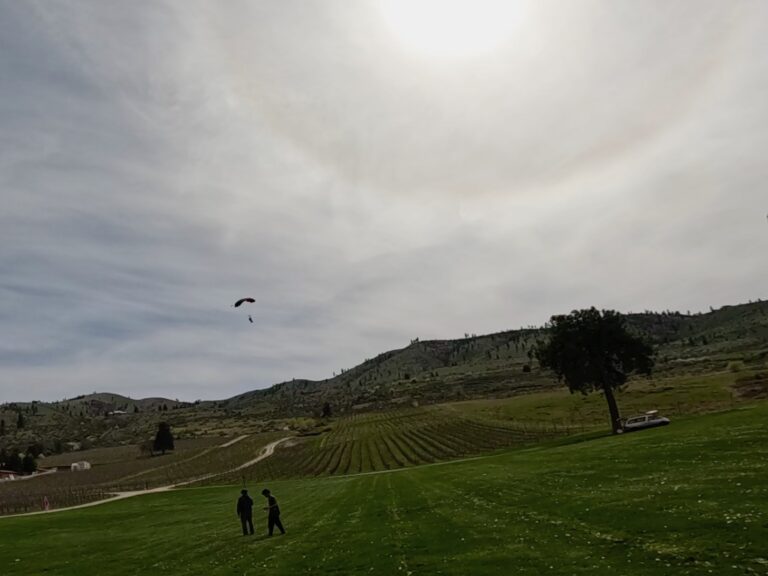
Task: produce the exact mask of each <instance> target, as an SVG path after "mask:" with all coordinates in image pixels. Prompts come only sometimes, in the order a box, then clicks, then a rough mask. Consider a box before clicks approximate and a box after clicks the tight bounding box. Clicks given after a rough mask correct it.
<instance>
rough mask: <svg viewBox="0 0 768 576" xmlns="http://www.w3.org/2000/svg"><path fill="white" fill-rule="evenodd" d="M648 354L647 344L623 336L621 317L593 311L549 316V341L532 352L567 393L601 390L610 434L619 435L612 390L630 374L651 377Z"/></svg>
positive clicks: (624, 330) (638, 339)
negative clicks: (567, 390) (563, 383)
mask: <svg viewBox="0 0 768 576" xmlns="http://www.w3.org/2000/svg"><path fill="white" fill-rule="evenodd" d="M652 354H653V350H652V349H651V347H650V346H649V345H648V344H646V343H645V342H643V341H642V340H641V339H640V338H638V337H636V336H633V335H632V334H630V333H629V332H627V329H626V326H625V323H624V317H623V316H622V315H621V314H620V313H618V312H615V311H613V310H603V311H602V312H601V311H599V310H597V309H596V308H594V307H593V308H590V309H588V310H574V311H573V312H571V313H570V314H568V315H567V316H564V315H561V316H552V318H551V320H550V326H549V341H548V342H539V343H538V345H537V348H536V357H537V358H538V360H539V363H540V364H541V366H542V367H543V368H549V369H550V370H552V371H553V372H554V373H555V375H556V376H557V378H558V380H564V381H565V383H566V384H567V385H568V388H569V389H570V391H571V392H576V391H579V392H581V393H582V394H585V395H586V394H588V393H590V392H593V391H595V390H599V391H601V392H603V394H604V395H605V400H606V402H607V403H608V411H609V412H610V415H611V427H612V429H613V433H614V434H616V433H617V432H620V431H621V417H620V414H619V407H618V406H617V404H616V398H615V396H614V390H615V389H616V388H618V387H619V386H621V385H622V384H624V383H626V381H627V378H628V376H629V375H630V374H634V373H636V374H643V375H646V376H648V375H650V374H651V370H652V368H653V358H652Z"/></svg>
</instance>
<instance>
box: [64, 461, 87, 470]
mask: <svg viewBox="0 0 768 576" xmlns="http://www.w3.org/2000/svg"><path fill="white" fill-rule="evenodd" d="M69 469H70V471H72V472H82V471H83V470H90V469H91V463H90V462H86V461H85V460H83V461H81V462H73V463H72V464H71V465H70V466H69Z"/></svg>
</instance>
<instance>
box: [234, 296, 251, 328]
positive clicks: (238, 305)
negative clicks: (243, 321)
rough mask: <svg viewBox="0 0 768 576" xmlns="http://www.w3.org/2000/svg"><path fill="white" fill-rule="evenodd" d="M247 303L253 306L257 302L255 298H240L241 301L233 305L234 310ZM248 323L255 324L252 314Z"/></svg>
mask: <svg viewBox="0 0 768 576" xmlns="http://www.w3.org/2000/svg"><path fill="white" fill-rule="evenodd" d="M245 302H248V303H250V304H253V303H255V302H256V300H254V299H253V298H240V300H238V301H237V302H235V303H234V304H233V308H239V307H240V306H242V305H243V304H244V303H245ZM248 322H250V323H251V324H253V317H252V316H251V315H250V314H248Z"/></svg>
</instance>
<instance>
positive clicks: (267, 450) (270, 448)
mask: <svg viewBox="0 0 768 576" xmlns="http://www.w3.org/2000/svg"><path fill="white" fill-rule="evenodd" d="M243 438H246V436H241V437H239V438H235V439H234V440H232V441H230V442H227V443H226V444H223V445H222V446H220V448H224V447H226V446H231V445H232V444H234V443H235V442H239V441H240V440H242V439H243ZM290 438H293V436H286V437H285V438H280V439H279V440H275V441H274V442H270V443H269V444H267V445H266V446H264V448H262V449H261V452H259V455H258V456H256V458H253V459H252V460H248V461H247V462H244V463H243V464H240V465H239V466H237V467H236V468H230V469H229V470H224V471H223V472H214V473H212V474H205V475H203V476H198V477H196V478H192V479H191V480H184V481H183V482H177V483H175V484H169V485H168V486H159V487H157V488H150V489H148V490H133V491H130V492H116V493H114V494H113V495H112V496H110V497H109V498H104V499H103V500H96V501H94V502H86V503H85V504H78V505H77V506H67V507H65V508H54V509H53V510H47V511H46V510H40V511H38V512H25V513H23V514H9V515H7V516H0V521H2V519H3V518H16V517H18V516H35V515H37V514H52V513H54V512H65V511H67V510H78V509H80V508H90V507H92V506H100V505H101V504H107V503H108V502H115V501H117V500H125V499H126V498H133V497H134V496H143V495H144V494H156V493H158V492H168V491H169V490H173V489H174V488H179V487H181V486H187V485H189V484H194V483H195V482H200V481H202V480H208V479H210V478H216V477H217V476H224V475H225V474H229V473H231V472H237V471H238V470H243V469H245V468H248V467H249V466H253V465H254V464H256V463H257V462H260V461H262V460H264V458H269V457H270V456H272V454H274V453H275V448H277V446H278V445H279V444H281V443H283V442H285V441H286V440H289V439H290Z"/></svg>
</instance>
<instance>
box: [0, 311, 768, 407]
mask: <svg viewBox="0 0 768 576" xmlns="http://www.w3.org/2000/svg"><path fill="white" fill-rule="evenodd" d="M625 316H626V319H627V324H628V326H629V328H630V329H631V330H633V331H635V332H637V333H639V334H641V335H642V336H643V337H644V338H646V339H647V340H648V341H650V342H651V343H652V344H653V345H654V347H655V349H656V351H657V370H658V371H669V370H675V369H677V368H678V367H679V366H681V365H685V366H690V365H691V364H692V363H693V364H699V365H702V367H704V366H703V365H706V367H707V368H708V369H711V368H713V367H714V368H716V367H718V366H720V367H724V366H725V365H726V364H727V363H728V362H729V361H733V360H739V361H746V362H747V363H750V362H753V363H754V362H757V363H759V362H764V361H765V358H766V354H767V353H768V303H767V302H764V301H757V302H750V303H748V304H739V305H734V306H723V307H722V308H720V309H717V310H714V309H713V310H711V311H710V312H708V313H698V314H682V313H680V312H670V311H666V312H643V313H630V314H626V315H625ZM545 331H546V328H544V327H539V328H532V327H529V328H521V329H517V330H507V331H502V332H498V333H494V334H485V335H480V336H477V335H471V336H470V335H467V336H466V337H465V338H460V339H454V340H425V341H419V340H418V339H414V340H413V341H411V343H410V344H409V345H408V346H406V347H404V348H400V349H395V350H389V351H387V352H383V353H381V354H379V355H377V356H376V357H374V358H371V359H366V360H364V361H363V362H362V363H361V364H359V365H357V366H355V367H353V368H350V369H348V370H341V371H340V373H339V374H337V375H335V376H334V377H332V378H328V379H325V380H309V379H293V380H290V381H285V382H281V383H278V384H275V385H273V386H270V387H269V388H265V389H258V390H252V391H249V392H245V393H242V394H238V395H236V396H233V397H231V398H228V399H224V400H208V401H204V402H195V403H190V402H180V401H178V400H171V399H169V398H160V397H158V398H143V399H133V398H130V397H128V396H124V395H121V394H116V393H110V392H99V393H93V394H87V395H82V396H77V397H74V398H70V399H65V400H61V401H58V402H51V403H36V404H39V405H41V406H42V405H47V406H49V407H50V408H53V409H57V410H64V411H68V412H69V413H71V414H72V413H77V414H79V413H83V414H87V415H91V416H92V415H97V414H103V413H106V412H110V411H115V410H118V411H125V412H132V411H136V410H138V411H140V412H146V411H162V410H163V408H164V407H165V408H166V409H168V410H178V409H181V408H190V407H194V406H198V405H199V406H200V407H201V408H211V407H212V406H213V407H219V408H225V409H228V410H245V409H247V410H248V411H249V412H251V413H254V414H262V415H264V416H269V415H295V414H316V413H318V412H319V411H320V410H321V409H322V405H323V404H324V403H326V402H327V403H329V404H330V405H331V406H332V408H333V409H334V410H335V411H336V412H347V411H351V410H365V409H380V408H384V407H386V406H396V405H403V404H417V403H418V404H422V403H434V402H441V401H449V400H459V399H466V398H476V397H487V396H508V395H512V394H520V393H525V392H529V391H532V390H537V389H545V388H547V387H552V386H555V385H556V383H555V382H554V381H553V379H552V377H551V376H550V375H549V374H548V373H545V372H542V371H540V370H539V369H538V367H537V365H536V362H535V360H534V358H533V347H534V345H535V343H536V341H537V339H539V338H542V337H543V336H544V334H545ZM29 404H31V403H14V405H24V406H26V405H29ZM9 405H10V404H6V405H5V406H6V407H7V406H9Z"/></svg>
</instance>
